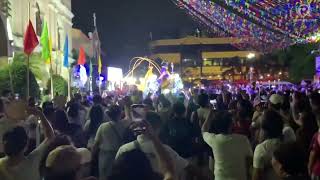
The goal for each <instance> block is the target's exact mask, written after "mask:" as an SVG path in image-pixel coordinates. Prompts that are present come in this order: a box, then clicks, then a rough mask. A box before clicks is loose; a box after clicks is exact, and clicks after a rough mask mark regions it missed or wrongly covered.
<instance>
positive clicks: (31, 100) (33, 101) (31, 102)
mask: <svg viewBox="0 0 320 180" xmlns="http://www.w3.org/2000/svg"><path fill="white" fill-rule="evenodd" d="M28 106H29V107H35V106H36V99H35V98H34V97H29V99H28Z"/></svg>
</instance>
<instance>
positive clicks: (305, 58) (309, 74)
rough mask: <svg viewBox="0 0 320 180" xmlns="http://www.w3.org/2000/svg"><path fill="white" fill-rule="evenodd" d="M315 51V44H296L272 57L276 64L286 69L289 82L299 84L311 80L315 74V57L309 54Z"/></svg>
mask: <svg viewBox="0 0 320 180" xmlns="http://www.w3.org/2000/svg"><path fill="white" fill-rule="evenodd" d="M315 49H317V44H296V45H293V46H290V47H289V48H287V49H284V50H281V51H278V52H276V53H275V54H274V56H276V58H275V59H276V63H277V64H279V65H281V66H285V67H288V70H289V78H290V80H291V81H293V82H299V81H301V80H302V79H312V78H313V75H314V74H315V55H313V54H311V51H312V50H315Z"/></svg>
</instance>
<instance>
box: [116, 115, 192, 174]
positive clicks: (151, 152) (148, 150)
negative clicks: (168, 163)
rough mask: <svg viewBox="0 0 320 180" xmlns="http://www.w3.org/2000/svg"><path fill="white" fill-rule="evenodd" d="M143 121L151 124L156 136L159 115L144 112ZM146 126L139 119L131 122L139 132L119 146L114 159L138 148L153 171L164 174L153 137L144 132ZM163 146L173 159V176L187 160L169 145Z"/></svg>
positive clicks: (159, 126) (159, 123)
mask: <svg viewBox="0 0 320 180" xmlns="http://www.w3.org/2000/svg"><path fill="white" fill-rule="evenodd" d="M145 121H146V122H148V123H149V124H150V125H151V127H152V129H153V131H154V135H156V136H158V135H159V133H160V129H161V125H162V121H161V118H160V116H159V115H158V114H157V113H155V112H146V115H145ZM147 128H148V127H146V126H145V125H144V123H143V121H140V122H137V121H136V122H135V123H134V124H133V126H132V129H133V130H137V131H138V132H139V133H140V135H138V137H137V140H136V141H133V142H130V143H127V144H124V145H123V146H121V147H120V148H119V151H118V152H117V155H116V160H118V159H120V157H121V156H122V155H123V154H124V153H126V152H129V151H132V150H134V149H140V150H141V151H142V152H143V153H144V154H145V155H146V156H147V158H148V159H149V161H150V163H151V165H152V169H153V171H154V172H156V173H159V174H164V173H165V172H164V170H163V168H161V164H160V163H159V158H160V157H159V154H158V153H157V150H156V148H155V146H154V143H153V139H152V138H150V137H149V136H148V135H146V134H144V132H145V130H146V129H147ZM163 146H164V148H165V150H166V152H167V153H168V154H169V156H170V158H171V159H172V161H173V164H174V169H175V170H176V171H175V172H176V174H175V176H178V175H179V174H180V173H182V172H183V170H184V169H185V168H187V167H188V165H189V163H188V161H187V160H185V159H183V158H182V157H181V156H179V155H178V154H177V153H176V152H175V151H174V150H173V149H171V148H170V147H169V146H167V145H163Z"/></svg>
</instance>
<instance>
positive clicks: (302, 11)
mask: <svg viewBox="0 0 320 180" xmlns="http://www.w3.org/2000/svg"><path fill="white" fill-rule="evenodd" d="M172 1H173V2H174V3H175V4H176V5H177V6H179V7H180V8H182V9H185V10H186V11H187V12H188V13H189V14H190V15H192V16H193V17H197V19H198V20H199V21H200V22H202V23H204V24H206V25H207V26H209V27H210V28H211V29H213V30H214V31H217V32H218V33H217V34H220V35H221V36H225V34H226V33H227V34H230V35H231V37H238V38H241V40H242V42H243V43H242V44H238V46H240V47H241V46H243V47H244V46H248V45H250V46H251V47H252V49H256V50H260V51H268V50H269V51H270V50H272V49H274V48H284V47H287V46H290V45H291V44H293V43H296V42H302V43H305V42H308V41H309V38H308V37H311V36H314V35H316V33H318V32H317V31H319V26H320V19H319V18H318V17H319V16H320V3H319V2H318V0H283V1H274V0H211V1H210V0H172ZM221 29H222V30H221Z"/></svg>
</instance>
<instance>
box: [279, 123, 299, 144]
mask: <svg viewBox="0 0 320 180" xmlns="http://www.w3.org/2000/svg"><path fill="white" fill-rule="evenodd" d="M282 134H283V141H284V142H295V141H296V134H295V133H294V130H293V129H292V128H291V127H290V126H289V125H286V124H285V125H284V127H283V129H282Z"/></svg>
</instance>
